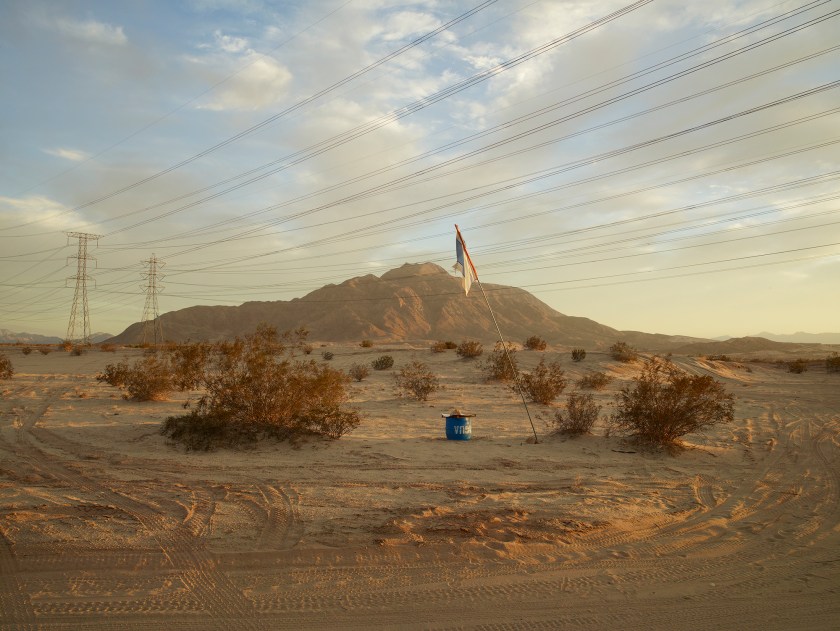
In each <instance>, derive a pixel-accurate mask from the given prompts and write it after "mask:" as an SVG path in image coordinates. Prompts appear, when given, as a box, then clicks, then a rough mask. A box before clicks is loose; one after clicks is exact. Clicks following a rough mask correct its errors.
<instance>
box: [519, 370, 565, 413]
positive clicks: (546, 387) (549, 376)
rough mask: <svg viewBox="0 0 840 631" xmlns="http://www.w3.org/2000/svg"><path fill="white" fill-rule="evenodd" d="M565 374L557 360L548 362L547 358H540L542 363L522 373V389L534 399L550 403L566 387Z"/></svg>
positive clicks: (538, 401) (545, 403)
mask: <svg viewBox="0 0 840 631" xmlns="http://www.w3.org/2000/svg"><path fill="white" fill-rule="evenodd" d="M564 375H565V373H564V372H563V369H562V368H560V364H558V363H557V362H552V363H550V364H546V363H545V359H540V363H539V364H537V365H536V367H535V368H534V370H532V371H531V372H530V373H524V374H523V375H522V378H521V385H522V390H523V391H524V392H525V394H527V395H528V396H529V397H530V398H531V400H532V401H536V402H537V403H542V404H543V405H550V404H551V403H552V402H553V401H554V399H556V398H557V397H558V396H560V394H561V393H562V392H563V389H564V388H565V387H566V378H565V376H564Z"/></svg>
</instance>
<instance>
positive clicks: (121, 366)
mask: <svg viewBox="0 0 840 631" xmlns="http://www.w3.org/2000/svg"><path fill="white" fill-rule="evenodd" d="M128 370H129V368H128V362H125V361H122V362H118V363H116V364H106V365H105V370H104V372H101V373H99V374H98V375H96V380H97V381H102V382H105V383H107V384H108V385H109V386H114V387H115V388H122V387H123V386H124V385H125V383H126V379H127V377H128Z"/></svg>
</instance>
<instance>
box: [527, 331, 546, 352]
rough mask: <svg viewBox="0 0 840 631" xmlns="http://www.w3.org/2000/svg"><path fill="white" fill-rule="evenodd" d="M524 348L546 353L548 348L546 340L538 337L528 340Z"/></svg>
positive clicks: (534, 336)
mask: <svg viewBox="0 0 840 631" xmlns="http://www.w3.org/2000/svg"><path fill="white" fill-rule="evenodd" d="M522 346H524V347H525V348H526V349H527V350H529V351H544V350H545V347H546V343H545V340H544V339H542V338H541V337H539V336H537V335H532V336H531V337H529V338H528V339H527V340H525V341H524V342H522Z"/></svg>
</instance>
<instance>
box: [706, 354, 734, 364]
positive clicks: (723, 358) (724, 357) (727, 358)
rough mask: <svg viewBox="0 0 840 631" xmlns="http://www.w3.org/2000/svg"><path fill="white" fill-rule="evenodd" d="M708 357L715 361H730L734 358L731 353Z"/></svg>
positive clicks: (707, 356) (707, 357)
mask: <svg viewBox="0 0 840 631" xmlns="http://www.w3.org/2000/svg"><path fill="white" fill-rule="evenodd" d="M706 359H708V360H711V361H714V362H730V361H732V358H731V357H730V356H729V355H706Z"/></svg>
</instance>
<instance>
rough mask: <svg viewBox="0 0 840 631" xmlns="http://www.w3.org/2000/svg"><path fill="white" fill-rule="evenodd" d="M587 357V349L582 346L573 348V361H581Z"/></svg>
mask: <svg viewBox="0 0 840 631" xmlns="http://www.w3.org/2000/svg"><path fill="white" fill-rule="evenodd" d="M584 359H586V351H585V350H584V349H582V348H575V349H572V361H576V362H580V361H583V360H584Z"/></svg>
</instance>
